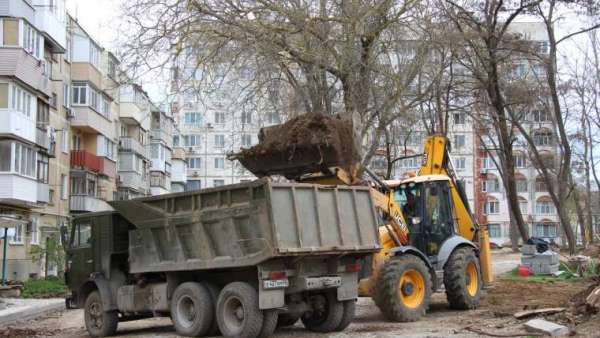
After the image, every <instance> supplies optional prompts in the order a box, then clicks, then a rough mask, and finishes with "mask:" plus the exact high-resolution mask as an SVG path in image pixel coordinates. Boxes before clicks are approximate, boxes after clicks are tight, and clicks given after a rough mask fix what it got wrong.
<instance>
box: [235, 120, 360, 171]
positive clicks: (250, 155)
mask: <svg viewBox="0 0 600 338" xmlns="http://www.w3.org/2000/svg"><path fill="white" fill-rule="evenodd" d="M258 140H259V143H258V144H257V145H255V146H253V147H251V148H249V149H242V150H241V151H240V152H239V153H236V154H231V155H230V156H229V157H228V158H229V159H230V160H238V161H240V163H241V164H242V165H243V166H244V167H245V168H246V169H248V170H249V171H250V172H252V173H253V174H254V175H256V176H258V177H263V176H270V175H283V176H285V177H287V178H290V179H293V178H297V177H300V176H301V175H303V174H308V173H315V172H320V171H322V170H325V169H327V168H329V167H343V168H351V167H352V166H353V165H355V164H356V163H358V162H359V161H360V155H359V149H357V148H358V147H357V146H356V144H357V143H356V138H355V137H354V130H353V126H352V122H351V121H346V120H342V119H340V118H338V117H332V116H327V115H318V114H306V115H300V116H298V117H295V118H293V119H291V120H289V121H287V122H286V123H284V124H280V125H276V126H271V127H266V128H262V129H261V130H260V132H259V135H258Z"/></svg>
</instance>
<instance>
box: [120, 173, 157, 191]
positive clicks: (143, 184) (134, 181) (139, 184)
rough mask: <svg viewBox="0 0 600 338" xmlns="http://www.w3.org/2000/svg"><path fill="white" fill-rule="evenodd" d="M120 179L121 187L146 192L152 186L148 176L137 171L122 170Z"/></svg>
mask: <svg viewBox="0 0 600 338" xmlns="http://www.w3.org/2000/svg"><path fill="white" fill-rule="evenodd" d="M119 179H120V183H119V187H123V188H130V189H134V190H137V191H139V192H142V193H144V194H145V193H146V192H147V191H148V189H149V188H150V185H149V182H148V178H147V177H144V176H142V175H141V174H139V173H137V172H135V171H125V172H123V171H120V172H119Z"/></svg>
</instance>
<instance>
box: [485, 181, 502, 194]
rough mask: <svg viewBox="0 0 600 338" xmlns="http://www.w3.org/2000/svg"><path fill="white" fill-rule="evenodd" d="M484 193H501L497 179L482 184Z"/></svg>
mask: <svg viewBox="0 0 600 338" xmlns="http://www.w3.org/2000/svg"><path fill="white" fill-rule="evenodd" d="M481 186H482V189H481V190H482V191H484V192H499V191H500V182H499V181H498V179H497V178H490V179H487V180H485V181H483V183H482V184H481Z"/></svg>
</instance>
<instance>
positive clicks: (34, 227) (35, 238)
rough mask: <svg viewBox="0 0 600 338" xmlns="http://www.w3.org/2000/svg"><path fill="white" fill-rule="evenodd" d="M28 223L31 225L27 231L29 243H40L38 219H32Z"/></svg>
mask: <svg viewBox="0 0 600 338" xmlns="http://www.w3.org/2000/svg"><path fill="white" fill-rule="evenodd" d="M29 225H30V226H31V229H30V231H29V237H30V241H31V244H33V245H38V244H40V233H39V231H38V220H37V219H36V218H34V219H32V220H31V223H29Z"/></svg>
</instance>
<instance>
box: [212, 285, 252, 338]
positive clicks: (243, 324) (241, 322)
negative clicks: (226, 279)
mask: <svg viewBox="0 0 600 338" xmlns="http://www.w3.org/2000/svg"><path fill="white" fill-rule="evenodd" d="M216 315H217V322H218V323H219V329H220V330H221V334H222V335H223V336H224V337H236V338H256V337H258V335H259V334H260V333H261V329H262V327H263V321H264V316H263V312H262V311H261V310H260V309H259V308H258V292H257V291H256V289H254V288H253V287H252V286H251V285H250V284H248V283H245V282H233V283H229V284H227V286H225V288H223V290H221V293H220V294H219V300H218V301H217V313H216Z"/></svg>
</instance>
